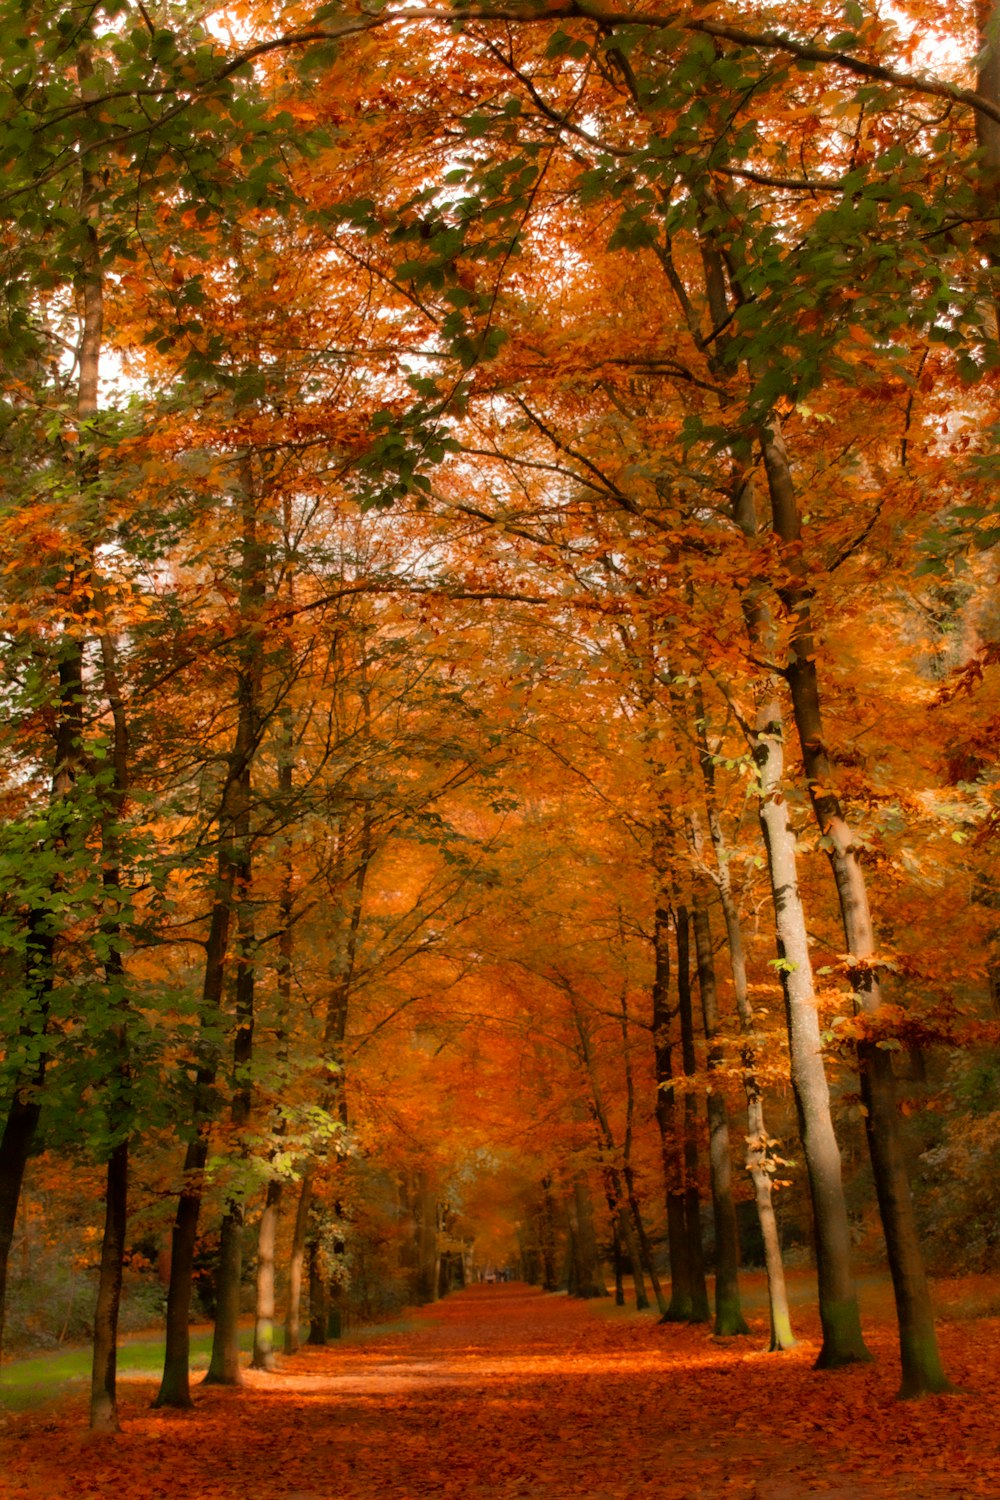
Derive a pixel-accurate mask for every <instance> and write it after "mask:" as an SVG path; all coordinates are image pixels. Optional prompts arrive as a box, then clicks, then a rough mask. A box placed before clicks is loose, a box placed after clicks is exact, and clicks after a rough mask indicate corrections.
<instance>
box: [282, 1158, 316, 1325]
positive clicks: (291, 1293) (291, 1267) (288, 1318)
mask: <svg viewBox="0 0 1000 1500" xmlns="http://www.w3.org/2000/svg"><path fill="white" fill-rule="evenodd" d="M311 1204H312V1167H311V1166H310V1165H307V1166H306V1169H305V1171H304V1172H303V1174H302V1182H301V1184H300V1186H299V1201H298V1205H297V1207H296V1210H295V1228H294V1229H293V1231H292V1251H291V1255H290V1257H289V1261H288V1310H287V1312H286V1313H285V1353H286V1354H295V1353H297V1352H298V1350H299V1347H300V1345H301V1338H302V1334H301V1328H302V1272H303V1270H304V1268H305V1258H306V1236H307V1234H308V1231H309V1209H310V1206H311Z"/></svg>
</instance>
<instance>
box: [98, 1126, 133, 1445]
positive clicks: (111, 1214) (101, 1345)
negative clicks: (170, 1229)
mask: <svg viewBox="0 0 1000 1500" xmlns="http://www.w3.org/2000/svg"><path fill="white" fill-rule="evenodd" d="M127 1230H128V1141H127V1140H124V1141H121V1142H119V1144H118V1145H117V1146H115V1148H114V1149H113V1151H112V1152H111V1155H110V1157H109V1158H108V1175H107V1200H106V1204H105V1211H104V1237H103V1239H102V1241H101V1266H100V1273H99V1279H98V1284H97V1308H96V1311H95V1313H94V1360H93V1367H92V1371H91V1379H90V1427H91V1431H92V1432H117V1431H118V1430H119V1423H118V1395H117V1387H116V1372H117V1364H118V1309H119V1306H120V1304H121V1293H122V1270H123V1266H124V1261H125V1249H126V1235H127Z"/></svg>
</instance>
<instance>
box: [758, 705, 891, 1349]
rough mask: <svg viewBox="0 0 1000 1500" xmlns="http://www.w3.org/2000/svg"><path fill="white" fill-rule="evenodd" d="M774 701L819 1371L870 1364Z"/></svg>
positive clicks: (775, 845)
mask: <svg viewBox="0 0 1000 1500" xmlns="http://www.w3.org/2000/svg"><path fill="white" fill-rule="evenodd" d="M778 713H779V709H778V705H777V703H776V702H775V701H774V700H770V701H763V702H762V703H761V705H760V708H759V710H758V715H757V729H756V731H755V735H754V760H755V761H756V763H757V769H758V773H759V778H760V781H759V799H760V800H759V803H758V813H759V817H760V822H761V828H762V831H763V834H764V845H765V849H766V851H767V861H768V870H769V872H770V877H771V890H772V893H773V897H774V917H775V928H776V936H777V947H778V962H779V964H780V966H781V968H780V973H781V987H782V993H783V995H784V999H785V1018H786V1022H787V1026H788V1038H789V1047H790V1052H791V1068H792V1089H793V1091H794V1094H795V1105H796V1109H797V1112H798V1117H799V1135H800V1137H801V1139H802V1149H803V1152H804V1154H805V1159H806V1170H807V1173H808V1176H809V1191H810V1196H811V1198H812V1206H813V1222H814V1226H815V1243H816V1270H817V1274H818V1277H819V1304H820V1321H821V1323H822V1326H823V1345H822V1348H821V1350H820V1354H819V1358H818V1360H817V1361H816V1363H817V1365H818V1367H819V1368H821V1369H833V1368H836V1367H838V1366H841V1365H848V1364H853V1363H855V1362H856V1361H858V1360H867V1359H870V1358H871V1356H870V1355H869V1353H868V1350H867V1349H866V1347H865V1343H864V1339H863V1337H862V1333H861V1318H860V1313H859V1310H858V1299H857V1292H856V1290H855V1286H854V1280H853V1278H852V1276H851V1237H850V1228H849V1226H848V1220H847V1205H846V1203H845V1202H844V1189H843V1182H842V1178H841V1163H840V1147H839V1146H838V1144H837V1138H836V1135H835V1134H834V1130H833V1118H832V1115H831V1113H830V1090H829V1087H828V1085H827V1081H826V1073H825V1071H824V1068H823V1055H822V1042H821V1040H820V1034H819V1015H818V1012H817V1009H816V997H815V991H814V987H813V977H812V961H811V959H810V956H809V943H808V939H807V937H806V925H805V914H804V912H803V909H802V901H801V898H800V896H799V887H798V872H797V868H796V852H795V835H794V833H793V832H792V828H791V825H790V823H789V820H788V804H787V803H786V802H785V800H784V796H783V793H782V788H781V781H782V761H783V752H782V740H781V724H780V719H778V720H777V722H776V719H775V716H776V715H777V714H778Z"/></svg>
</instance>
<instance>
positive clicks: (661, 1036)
mask: <svg viewBox="0 0 1000 1500" xmlns="http://www.w3.org/2000/svg"><path fill="white" fill-rule="evenodd" d="M653 948H654V959H655V970H654V975H653V1058H654V1064H655V1069H656V1123H657V1128H658V1130H659V1133H660V1150H661V1154H662V1158H663V1178H664V1184H665V1187H666V1197H667V1243H668V1246H669V1250H670V1302H669V1304H668V1307H667V1310H666V1312H665V1313H664V1314H663V1321H664V1322H668V1323H688V1322H690V1321H691V1318H692V1314H693V1311H694V1302H693V1298H692V1292H691V1258H690V1250H689V1246H688V1238H687V1227H686V1223H685V1216H684V1158H683V1143H682V1140H681V1134H680V1131H679V1130H678V1128H677V1099H676V1096H675V1093H674V1071H673V1049H674V1042H673V1037H672V1021H673V1015H674V1014H675V1013H674V1012H672V1011H671V1009H670V912H669V910H668V909H667V907H666V906H658V907H657V910H656V915H655V926H654V939H653Z"/></svg>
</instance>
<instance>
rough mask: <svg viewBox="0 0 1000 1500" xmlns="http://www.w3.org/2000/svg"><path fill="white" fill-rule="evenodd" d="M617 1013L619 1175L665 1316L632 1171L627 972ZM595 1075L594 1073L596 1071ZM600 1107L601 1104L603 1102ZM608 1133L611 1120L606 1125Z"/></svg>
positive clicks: (632, 1085)
mask: <svg viewBox="0 0 1000 1500" xmlns="http://www.w3.org/2000/svg"><path fill="white" fill-rule="evenodd" d="M618 931H619V940H620V942H621V945H622V952H623V954H624V950H625V938H624V929H623V925H622V914H621V911H620V910H619V913H618ZM618 1014H619V1019H620V1022H621V1034H622V1065H623V1067H624V1070H625V1139H624V1141H623V1143H622V1177H623V1178H624V1182H625V1196H626V1198H627V1200H628V1208H629V1213H630V1214H631V1216H632V1223H633V1224H634V1226H635V1233H636V1238H637V1240H638V1242H639V1255H640V1257H641V1259H642V1264H643V1265H644V1266H645V1268H646V1274H647V1275H648V1277H649V1283H650V1286H651V1287H652V1288H653V1296H654V1297H655V1298H656V1307H657V1311H658V1312H659V1314H660V1317H661V1318H662V1317H664V1316H665V1314H666V1311H667V1299H666V1297H665V1296H664V1295H663V1287H662V1286H661V1285H660V1277H659V1274H658V1272H657V1269H656V1261H655V1260H654V1258H653V1247H652V1246H651V1244H650V1243H649V1235H648V1234H647V1232H646V1224H645V1221H644V1219H643V1216H642V1207H641V1205H640V1203H639V1195H638V1193H637V1192H636V1185H635V1171H634V1169H633V1167H632V1130H633V1123H634V1119H635V1079H634V1077H633V1073H632V1039H631V1036H630V1034H629V1029H630V1028H629V1013H628V973H627V970H626V974H625V979H624V981H623V983H622V986H621V990H620V992H619V998H618ZM595 1077H596V1074H595ZM602 1108H603V1105H602ZM608 1135H609V1137H610V1123H609V1129H608Z"/></svg>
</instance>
